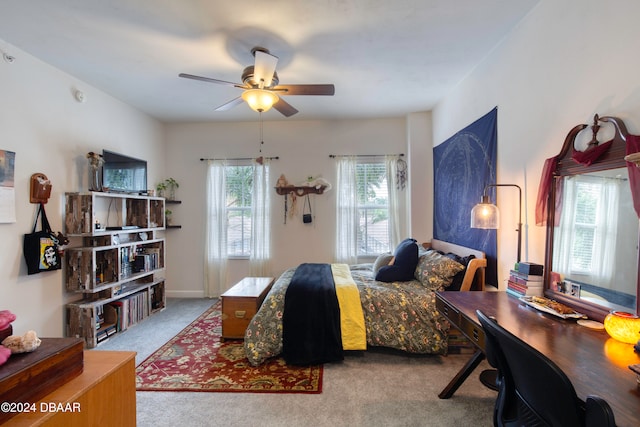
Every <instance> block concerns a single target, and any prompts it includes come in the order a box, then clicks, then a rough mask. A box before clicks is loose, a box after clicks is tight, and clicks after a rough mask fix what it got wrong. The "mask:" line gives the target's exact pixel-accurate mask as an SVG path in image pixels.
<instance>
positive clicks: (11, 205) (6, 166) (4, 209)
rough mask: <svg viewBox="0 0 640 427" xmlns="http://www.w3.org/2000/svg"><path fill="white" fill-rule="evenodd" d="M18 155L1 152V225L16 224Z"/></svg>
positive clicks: (10, 152) (11, 152)
mask: <svg viewBox="0 0 640 427" xmlns="http://www.w3.org/2000/svg"><path fill="white" fill-rule="evenodd" d="M15 164H16V153H14V152H13V151H6V150H0V223H9V222H16V194H15Z"/></svg>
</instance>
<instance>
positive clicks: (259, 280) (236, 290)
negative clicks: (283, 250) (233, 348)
mask: <svg viewBox="0 0 640 427" xmlns="http://www.w3.org/2000/svg"><path fill="white" fill-rule="evenodd" d="M271 286H273V277H245V278H244V279H242V280H241V281H239V282H238V283H236V284H235V285H234V286H233V287H232V288H231V289H229V290H228V291H226V292H225V293H224V294H222V295H221V297H220V299H221V300H222V339H223V340H225V339H243V338H244V332H245V331H246V330H247V326H249V322H250V321H251V318H252V317H253V316H254V315H255V314H256V313H257V312H258V309H259V308H260V306H261V305H262V301H264V299H265V297H266V296H267V294H268V293H269V291H270V290H271Z"/></svg>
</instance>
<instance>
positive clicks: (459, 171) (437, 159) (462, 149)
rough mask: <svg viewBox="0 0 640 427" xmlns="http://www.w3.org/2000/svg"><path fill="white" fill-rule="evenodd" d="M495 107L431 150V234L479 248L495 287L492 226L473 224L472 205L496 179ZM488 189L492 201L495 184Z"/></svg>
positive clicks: (495, 255)
mask: <svg viewBox="0 0 640 427" xmlns="http://www.w3.org/2000/svg"><path fill="white" fill-rule="evenodd" d="M497 123H498V108H497V107H496V108H494V109H493V110H491V111H490V112H489V113H487V114H486V115H484V116H483V117H481V118H479V119H478V120H476V121H475V122H473V123H472V124H470V125H469V126H467V127H466V128H464V129H462V130H460V131H458V132H457V133H456V134H455V135H453V136H452V137H450V138H449V139H447V140H446V141H444V142H443V143H442V144H439V145H437V146H436V147H435V148H434V149H433V163H434V188H435V190H434V213H433V218H434V219H433V221H434V224H433V234H434V238H436V239H438V240H443V241H445V242H450V243H455V244H458V245H462V246H467V247H470V248H474V249H478V250H481V251H483V252H484V253H485V254H486V256H487V270H486V282H487V283H488V284H492V285H495V286H497V285H498V276H497V260H496V257H497V243H496V236H497V233H496V230H481V229H475V228H471V209H473V207H474V206H475V205H476V204H477V203H479V202H480V199H481V197H482V193H483V191H484V187H485V186H486V185H487V184H495V182H496V156H497V145H498V144H497ZM490 190H491V191H490V192H489V194H490V197H491V200H495V188H491V189H490Z"/></svg>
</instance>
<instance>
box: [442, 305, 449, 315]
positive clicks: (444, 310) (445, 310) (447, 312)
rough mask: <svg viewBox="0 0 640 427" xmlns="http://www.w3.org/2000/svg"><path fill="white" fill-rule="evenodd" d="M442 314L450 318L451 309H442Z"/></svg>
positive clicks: (445, 307)
mask: <svg viewBox="0 0 640 427" xmlns="http://www.w3.org/2000/svg"><path fill="white" fill-rule="evenodd" d="M442 314H444V315H445V316H449V307H447V306H444V307H442Z"/></svg>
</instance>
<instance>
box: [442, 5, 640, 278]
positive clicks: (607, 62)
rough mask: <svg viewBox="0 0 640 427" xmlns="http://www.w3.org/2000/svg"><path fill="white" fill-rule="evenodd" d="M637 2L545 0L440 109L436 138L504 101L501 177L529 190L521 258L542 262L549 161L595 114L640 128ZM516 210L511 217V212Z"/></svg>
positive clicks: (501, 255)
mask: <svg viewBox="0 0 640 427" xmlns="http://www.w3.org/2000/svg"><path fill="white" fill-rule="evenodd" d="M638 16H640V2H637V1H635V0H612V1H608V2H606V4H604V3H603V2H601V1H598V0H561V1H557V0H542V1H541V2H540V4H539V5H538V6H537V7H536V8H534V9H533V10H532V11H531V12H530V13H529V15H528V16H527V17H525V19H524V20H523V21H522V22H521V23H520V24H519V25H518V27H517V28H516V29H515V30H514V31H513V32H512V34H510V35H509V36H508V37H507V38H506V39H505V40H504V42H503V43H502V44H501V45H500V46H498V47H497V48H496V49H494V51H493V52H492V53H491V54H490V55H489V56H488V57H487V58H486V59H485V61H484V62H483V63H482V64H480V65H479V66H478V67H477V68H476V69H475V70H474V71H473V73H471V74H470V75H469V76H468V77H467V78H466V79H465V80H464V81H463V82H462V83H460V84H459V86H458V87H457V88H456V89H455V90H454V91H453V92H452V93H450V94H449V95H448V96H447V97H446V99H444V100H443V101H442V102H441V103H440V104H439V105H438V106H437V108H435V109H434V111H433V129H434V142H435V144H436V145H437V144H440V143H441V142H443V141H444V140H446V139H447V138H448V137H449V136H451V135H453V134H454V133H455V132H456V131H458V130H459V129H461V128H463V127H464V126H466V125H467V124H469V123H471V122H473V121H474V120H475V119H477V118H478V117H480V116H482V115H483V114H485V113H486V112H488V111H489V110H491V109H492V108H493V107H494V106H496V105H497V106H498V170H497V178H498V179H497V182H498V183H512V184H518V185H520V186H521V187H522V188H523V198H524V201H523V203H524V206H523V210H524V212H526V215H525V218H524V219H523V221H524V222H525V223H526V224H525V237H524V238H523V240H524V242H523V245H524V247H523V259H525V260H526V259H528V260H530V261H533V262H538V263H543V262H544V250H545V247H544V246H545V234H544V227H537V226H535V217H534V212H535V201H536V197H537V191H538V184H539V180H540V174H541V171H542V166H543V163H544V161H545V159H547V158H549V157H552V156H554V155H556V154H558V152H559V151H560V149H561V147H562V143H563V142H564V139H565V136H566V134H567V133H568V132H569V130H570V129H571V128H572V127H573V126H575V125H577V124H579V123H591V122H592V120H593V116H594V114H595V113H598V114H599V115H601V116H605V115H611V116H617V117H620V118H622V119H623V120H624V121H625V123H626V124H627V127H628V130H629V132H630V133H633V134H638V132H640V80H639V79H638V71H637V70H638V69H640V56H639V55H638V54H637V50H638V41H640V26H639V25H638V24H637V17H638ZM517 196H518V195H517V191H516V190H515V189H513V191H510V189H508V188H507V189H504V190H502V191H499V192H498V205H499V207H500V211H501V218H502V225H501V229H500V230H499V231H498V274H499V285H500V288H501V289H504V288H505V282H504V280H506V276H507V275H508V270H509V268H510V266H512V265H513V263H514V262H515V260H516V257H515V253H516V234H515V232H514V231H513V230H515V223H516V222H517V221H516V219H517V200H518V199H517ZM510 218H512V219H513V220H512V222H511V223H510V222H509V219H510Z"/></svg>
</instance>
